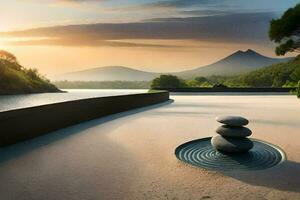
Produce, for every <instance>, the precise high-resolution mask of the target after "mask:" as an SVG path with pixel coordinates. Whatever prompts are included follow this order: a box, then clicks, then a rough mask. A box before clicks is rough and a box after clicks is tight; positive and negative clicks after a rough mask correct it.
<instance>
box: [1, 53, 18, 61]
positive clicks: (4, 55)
mask: <svg viewBox="0 0 300 200" xmlns="http://www.w3.org/2000/svg"><path fill="white" fill-rule="evenodd" d="M0 59H2V60H6V61H8V62H11V63H18V61H17V58H16V56H14V55H13V54H12V53H9V52H8V51H4V50H0Z"/></svg>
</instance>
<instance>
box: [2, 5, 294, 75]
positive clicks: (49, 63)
mask: <svg viewBox="0 0 300 200" xmlns="http://www.w3.org/2000/svg"><path fill="white" fill-rule="evenodd" d="M298 2H299V0H251V1H245V0H164V1H160V0H127V1H126V0H10V1H1V3H0V4H1V7H0V19H1V23H0V49H4V50H8V51H11V52H12V53H14V54H15V55H16V56H17V57H18V58H19V62H20V63H21V64H23V65H25V66H27V67H35V68H38V69H39V70H40V71H41V72H42V73H43V74H46V75H49V76H50V77H51V76H53V75H55V74H61V73H65V72H70V71H78V70H82V69H87V68H93V67H101V66H110V65H118V66H127V67H132V68H136V69H140V70H146V71H156V72H167V71H180V70H185V69H192V68H195V67H200V66H203V65H206V64H210V63H212V62H214V61H216V60H219V59H220V58H222V57H225V56H227V55H228V54H230V53H232V52H234V51H236V50H246V49H249V48H251V49H254V50H256V51H258V52H260V53H262V54H265V55H268V56H275V55H274V53H273V51H274V50H273V49H274V45H273V44H272V43H271V42H270V41H269V39H268V36H267V32H268V26H269V21H270V20H271V19H272V18H277V17H279V16H280V15H281V14H282V13H283V12H284V11H285V10H286V9H287V8H289V7H293V6H295V5H296V4H297V3H298Z"/></svg>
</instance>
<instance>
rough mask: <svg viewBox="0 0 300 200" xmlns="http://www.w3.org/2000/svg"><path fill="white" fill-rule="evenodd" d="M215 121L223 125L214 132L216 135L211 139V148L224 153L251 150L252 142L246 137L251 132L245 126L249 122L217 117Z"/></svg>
mask: <svg viewBox="0 0 300 200" xmlns="http://www.w3.org/2000/svg"><path fill="white" fill-rule="evenodd" d="M216 120H217V121H218V122H220V123H222V124H224V125H222V126H220V127H219V128H218V129H217V130H216V132H217V133H218V135H216V136H214V137H213V138H212V139H211V144H212V146H213V147H214V148H215V149H216V150H218V151H220V152H224V153H245V152H248V151H249V150H250V149H252V148H253V142H252V141H251V140H250V139H248V138H247V137H248V136H250V135H251V134H252V131H251V130H250V129H248V128H246V127H245V126H246V125H247V124H248V123H249V121H248V120H247V119H245V118H243V117H238V116H224V117H217V118H216Z"/></svg>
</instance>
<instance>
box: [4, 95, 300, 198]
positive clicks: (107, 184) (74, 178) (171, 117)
mask: <svg viewBox="0 0 300 200" xmlns="http://www.w3.org/2000/svg"><path fill="white" fill-rule="evenodd" d="M171 98H172V99H174V100H175V101H174V102H173V103H172V102H168V103H165V104H162V105H159V106H153V107H150V108H147V109H139V110H136V111H132V112H127V113H122V114H118V115H114V116H111V117H107V118H103V119H99V120H94V121H91V122H87V123H83V124H80V125H76V126H73V127H70V128H66V129H63V130H60V131H56V132H54V133H51V134H49V135H46V136H43V137H39V138H36V139H34V140H31V141H27V142H24V143H20V144H17V145H14V146H10V147H7V148H3V149H0V199H1V200H10V199H18V200H19V199H24V200H25V199H26V200H28V199H30V200H31V199H33V200H40V199H42V200H47V199H50V200H52V199H54V200H61V199H63V200H65V199H68V200H73V199H74V200H76V199H78V200H79V199H80V200H85V199H91V200H92V199H93V200H94V199H97V200H98V199H230V200H231V199H300V154H299V152H300V142H299V141H300V140H299V139H300V100H298V99H296V97H295V96H275V95H273V96H257V95H248V96H246V95H245V96H232V95H231V96H230V95H224V96H221V95H201V96H200V95H199V96H192V95H189V96H188V95H187V96H172V97H171ZM218 115H242V116H245V117H247V118H249V119H250V124H249V128H250V129H251V130H252V131H253V135H252V136H251V137H254V138H258V139H262V140H266V141H268V142H271V143H273V144H275V145H277V146H279V147H281V148H282V149H283V150H284V151H285V153H286V154H287V158H288V160H287V161H286V162H285V163H284V164H282V165H279V166H277V167H274V168H271V169H268V170H263V171H251V172H243V173H241V172H230V173H229V172H226V173H220V172H213V171H207V170H204V169H200V168H195V167H191V166H188V165H186V164H183V163H181V162H180V161H178V160H177V159H176V157H175V156H174V150H175V148H176V147H177V146H178V145H180V144H182V143H184V142H187V141H189V140H193V139H197V138H202V137H208V136H212V135H213V134H214V131H215V129H216V128H217V126H218V125H219V124H218V123H217V122H215V117H216V116H218Z"/></svg>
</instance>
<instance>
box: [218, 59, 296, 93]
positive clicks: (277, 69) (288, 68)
mask: <svg viewBox="0 0 300 200" xmlns="http://www.w3.org/2000/svg"><path fill="white" fill-rule="evenodd" d="M299 80H300V56H298V57H297V58H296V59H295V60H292V61H289V62H287V63H280V64H274V65H271V66H269V67H265V68H262V69H259V70H255V71H252V72H249V73H247V74H244V75H240V76H235V77H232V78H228V79H227V80H226V81H225V82H224V84H225V85H227V86H230V87H284V86H285V87H286V86H287V85H293V84H295V83H297V82H298V81H299Z"/></svg>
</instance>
